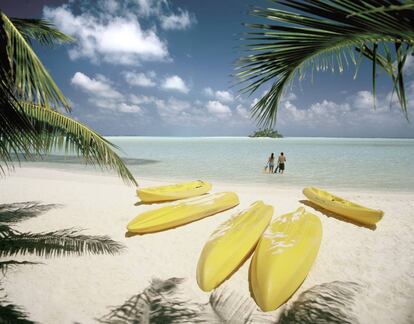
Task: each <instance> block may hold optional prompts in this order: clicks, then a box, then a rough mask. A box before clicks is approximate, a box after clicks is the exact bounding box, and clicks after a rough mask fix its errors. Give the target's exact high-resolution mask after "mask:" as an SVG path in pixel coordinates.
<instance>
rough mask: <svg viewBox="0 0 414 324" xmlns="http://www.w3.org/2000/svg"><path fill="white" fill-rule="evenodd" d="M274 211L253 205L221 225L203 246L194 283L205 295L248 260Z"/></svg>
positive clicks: (266, 206)
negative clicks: (195, 282)
mask: <svg viewBox="0 0 414 324" xmlns="http://www.w3.org/2000/svg"><path fill="white" fill-rule="evenodd" d="M272 215H273V207H272V206H268V205H265V204H264V203H263V202H262V201H257V202H255V203H254V204H252V205H251V206H250V207H249V208H248V209H247V210H244V211H242V212H240V213H238V214H236V215H234V216H233V217H232V218H230V219H229V220H227V221H226V222H224V223H223V224H221V225H220V226H219V227H218V228H217V229H216V230H215V231H214V232H213V234H211V236H210V238H209V240H208V241H207V243H206V244H205V245H204V248H203V251H202V252H201V255H200V258H199V260H198V265H197V283H198V286H199V287H200V288H201V289H202V290H204V291H210V290H212V289H214V288H216V287H218V286H219V285H220V284H221V283H222V282H223V281H224V280H225V279H226V278H228V277H229V276H230V275H231V274H232V273H233V272H234V270H236V269H237V268H238V267H239V266H240V265H241V264H243V262H244V261H245V260H246V259H247V258H248V257H249V256H250V254H251V253H252V252H253V249H254V248H255V246H256V244H257V242H258V241H259V239H260V236H261V235H262V233H263V231H264V230H265V229H266V227H267V225H268V224H269V222H270V221H271V219H272Z"/></svg>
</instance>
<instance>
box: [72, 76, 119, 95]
mask: <svg viewBox="0 0 414 324" xmlns="http://www.w3.org/2000/svg"><path fill="white" fill-rule="evenodd" d="M71 83H72V84H73V85H75V86H77V87H79V88H80V89H81V90H83V91H84V92H87V93H91V94H93V95H95V96H101V97H104V98H119V97H121V94H120V93H119V92H118V91H116V90H114V89H113V88H112V87H111V84H110V82H109V80H107V79H106V78H105V77H103V76H100V75H98V76H97V77H96V79H93V78H90V77H88V76H87V75H85V74H83V73H82V72H76V73H75V74H74V76H73V77H72V79H71Z"/></svg>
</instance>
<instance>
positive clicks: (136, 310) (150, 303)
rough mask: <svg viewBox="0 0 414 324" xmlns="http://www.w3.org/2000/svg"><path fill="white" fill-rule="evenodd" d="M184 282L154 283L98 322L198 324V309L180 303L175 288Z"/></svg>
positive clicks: (110, 323)
mask: <svg viewBox="0 0 414 324" xmlns="http://www.w3.org/2000/svg"><path fill="white" fill-rule="evenodd" d="M182 281H183V279H181V278H170V279H167V280H160V279H153V280H152V281H151V283H150V285H149V287H147V288H146V289H145V290H144V291H143V292H141V293H139V294H138V295H134V296H132V297H131V298H130V299H128V300H127V301H126V302H125V303H124V304H123V305H121V306H118V307H115V308H113V309H112V310H111V311H110V312H109V313H108V314H107V315H105V316H103V317H102V318H99V319H97V320H98V322H100V323H105V324H115V323H116V324H130V323H159V324H161V323H198V322H199V321H198V320H197V316H198V311H199V309H198V308H199V307H198V306H197V305H196V304H190V303H188V302H185V301H182V300H180V298H179V296H178V295H177V291H178V286H179V284H181V283H182Z"/></svg>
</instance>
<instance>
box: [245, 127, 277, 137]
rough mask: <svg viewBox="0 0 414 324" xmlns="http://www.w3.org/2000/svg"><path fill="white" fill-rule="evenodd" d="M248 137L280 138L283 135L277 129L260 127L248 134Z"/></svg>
mask: <svg viewBox="0 0 414 324" xmlns="http://www.w3.org/2000/svg"><path fill="white" fill-rule="evenodd" d="M249 137H271V138H281V137H283V135H282V134H280V133H279V132H278V131H277V130H274V129H270V128H268V129H260V130H257V131H255V132H254V133H253V134H250V135H249Z"/></svg>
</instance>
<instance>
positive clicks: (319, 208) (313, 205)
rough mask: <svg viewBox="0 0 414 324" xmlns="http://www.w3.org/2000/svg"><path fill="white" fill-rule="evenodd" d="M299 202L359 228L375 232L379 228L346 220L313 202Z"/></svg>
mask: <svg viewBox="0 0 414 324" xmlns="http://www.w3.org/2000/svg"><path fill="white" fill-rule="evenodd" d="M299 202H300V203H302V204H304V205H306V206H308V207H311V208H313V209H315V210H316V211H318V212H320V213H322V214H324V215H325V216H326V217H333V218H336V219H337V220H340V221H342V222H345V223H350V224H353V225H356V226H359V227H365V228H367V229H370V230H371V231H375V230H376V228H377V225H367V224H362V223H359V222H357V221H353V220H351V219H348V218H345V217H343V216H342V215H339V214H336V213H334V212H332V211H330V210H327V209H325V208H322V207H320V206H318V205H316V204H314V203H313V202H311V201H309V200H299Z"/></svg>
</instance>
